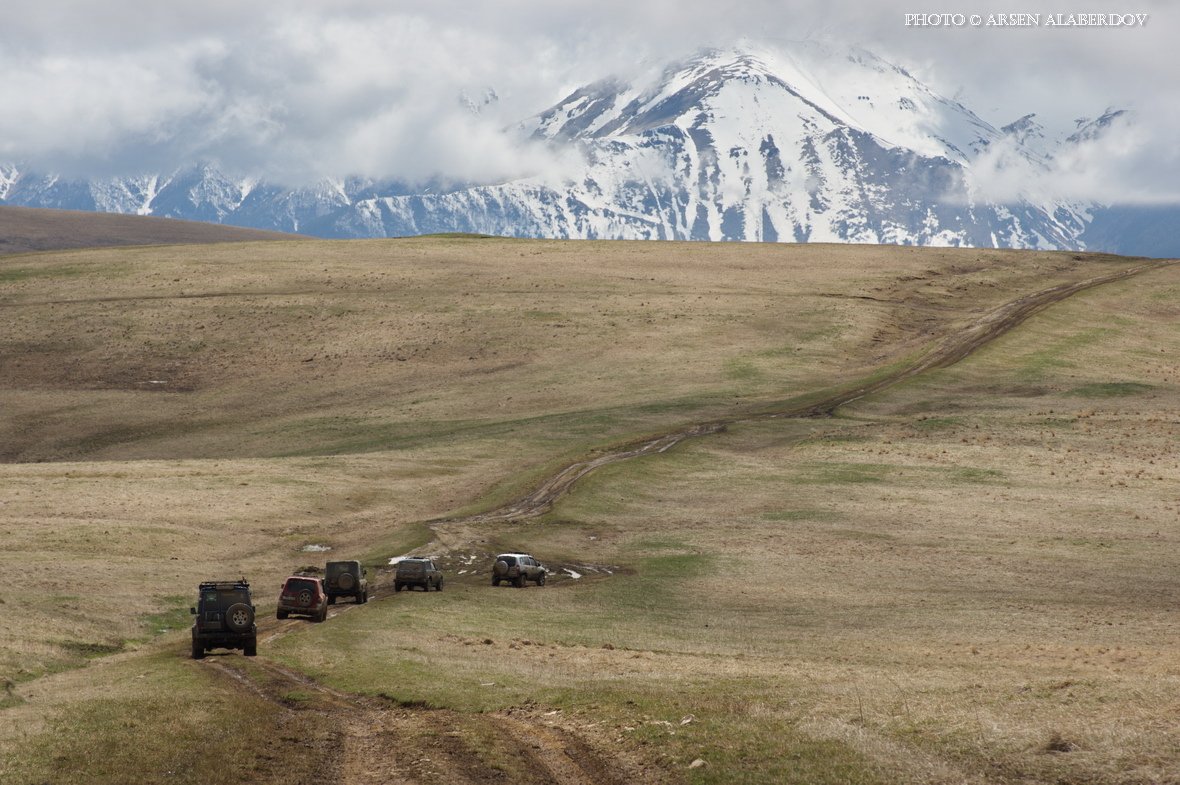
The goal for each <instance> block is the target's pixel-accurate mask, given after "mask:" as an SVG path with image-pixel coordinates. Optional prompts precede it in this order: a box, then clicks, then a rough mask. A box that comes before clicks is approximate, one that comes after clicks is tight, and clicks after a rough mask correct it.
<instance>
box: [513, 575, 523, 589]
mask: <svg viewBox="0 0 1180 785" xmlns="http://www.w3.org/2000/svg"><path fill="white" fill-rule="evenodd" d="M512 585H513V586H515V587H516V588H518V589H523V588H524V576H523V575H517V576H516V580H514V581H513V582H512Z"/></svg>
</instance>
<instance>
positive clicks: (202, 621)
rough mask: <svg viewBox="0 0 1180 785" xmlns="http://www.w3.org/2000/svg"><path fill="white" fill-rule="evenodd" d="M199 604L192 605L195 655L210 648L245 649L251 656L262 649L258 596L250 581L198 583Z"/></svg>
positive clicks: (197, 657) (203, 654)
mask: <svg viewBox="0 0 1180 785" xmlns="http://www.w3.org/2000/svg"><path fill="white" fill-rule="evenodd" d="M197 591H198V592H199V596H198V598H197V607H195V608H189V613H191V614H193V615H194V616H196V619H195V620H194V621H193V659H194V660H199V659H201V658H202V657H204V656H205V652H206V651H208V650H209V649H216V648H221V649H241V650H242V653H243V654H245V655H246V656H247V657H253V656H254V655H255V654H257V653H258V627H257V626H256V625H255V624H254V599H253V597H251V595H250V584H249V582H248V581H247V580H246V579H245V578H242V579H241V580H238V581H205V582H204V583H202V584H200V585H199V586H198V587H197Z"/></svg>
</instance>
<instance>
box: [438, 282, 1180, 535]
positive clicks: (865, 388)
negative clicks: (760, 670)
mask: <svg viewBox="0 0 1180 785" xmlns="http://www.w3.org/2000/svg"><path fill="white" fill-rule="evenodd" d="M1175 264H1178V262H1176V261H1175V260H1160V261H1150V262H1145V263H1144V264H1140V265H1136V266H1134V267H1129V268H1127V269H1125V270H1120V271H1119V272H1116V273H1110V274H1107V275H1101V276H1097V277H1094V278H1088V279H1086V280H1084V281H1077V282H1074V283H1065V284H1059V285H1057V286H1053V287H1050V288H1048V289H1043V290H1041V291H1039V292H1033V293H1032V294H1027V295H1025V296H1024V297H1020V298H1017V299H1015V300H1012V301H1011V302H1008V303H1005V304H1004V305H1001V306H1000V307H999V308H996V309H994V310H993V311H991V312H989V313H987V314H984V316H983V317H982V318H980V319H979V320H978V321H976V322H975V323H974V324H972V325H970V326H968V327H966V328H963V329H961V330H959V331H957V332H955V333H952V334H951V335H949V336H947V337H946V338H944V339H943V340H942V341H940V342H939V343H938V344H937V345H935V346H934V347H933V348H932V349H931V350H930V351H928V352H927V353H926V354H924V355H923V356H922V357H920V358H918V359H917V360H915V361H914V362H912V363H911V364H909V365H907V366H905V367H903V368H901V369H899V370H896V371H894V372H892V373H890V374H888V375H887V376H883V377H881V378H879V379H875V380H874V381H872V382H869V383H866V384H863V385H859V386H855V387H852V388H851V389H846V390H841V391H839V392H834V393H832V394H831V395H829V396H828V397H826V398H823V399H821V400H819V401H812V402H809V403H806V404H802V405H797V406H790V407H786V408H781V409H775V410H768V411H760V412H757V413H754V414H745V415H736V416H734V417H730V418H725V419H721V420H715V421H712V422H707V423H698V424H696V425H692V426H689V427H687V428H683V429H680V430H677V431H674V432H671V433H666V434H662V435H659V436H653V437H651V438H649V439H646V440H644V441H641V442H629V443H627V444H623V445H620V446H618V447H616V448H613V449H609V450H607V451H606V452H602V453H600V454H598V455H596V456H595V457H593V458H588V459H585V460H581V461H578V462H577V463H573V464H571V465H569V466H567V467H566V468H564V469H562V470H561V471H560V472H558V473H557V474H555V475H553V476H552V477H550V478H549V479H547V480H545V481H544V482H542V483H541V484H540V485H539V486H538V487H537V488H536V489H534V490H533V491H531V492H530V493H529V494H528V495H526V496H524V497H522V498H520V499H517V500H516V501H513V502H510V503H508V504H506V505H504V506H502V507H498V508H496V509H494V510H489V511H487V512H481V513H476V514H474V515H469V516H461V517H454V518H440V519H436V520H433V521H430V523H431V524H467V523H489V522H493V521H507V520H518V519H521V518H534V517H537V516H539V515H544V514H545V513H547V512H549V510H551V509H552V508H553V504H554V503H555V502H556V501H557V499H559V498H560V497H561V496H562V495H563V494H565V493H566V492H568V491H569V489H570V488H572V487H573V485H574V483H576V482H577V481H578V480H580V479H582V478H583V477H585V476H586V475H587V474H590V473H591V472H593V471H594V470H595V469H598V468H600V467H602V466H606V465H608V464H612V463H618V462H619V461H626V460H630V459H632V458H638V457H641V456H644V455H655V454H658V453H662V452H665V451H667V450H669V449H671V448H672V447H675V446H676V445H677V444H679V443H681V442H683V441H686V440H688V439H694V438H696V437H699V436H706V435H709V434H713V433H719V432H721V431H724V430H725V429H726V428H727V427H728V426H730V425H736V424H739V423H749V422H759V421H763V420H769V419H779V418H791V417H825V416H831V415H832V414H833V413H834V412H835V411H836V410H837V409H839V408H840V407H841V406H844V405H845V404H848V403H851V402H853V401H855V400H858V399H860V398H863V397H865V396H867V395H872V394H873V393H877V392H880V391H881V390H884V389H886V388H888V387H892V386H893V385H895V384H898V383H900V382H903V381H906V380H908V379H912V378H914V377H916V376H918V375H919V374H922V373H925V372H927V371H931V370H935V369H938V368H946V367H948V366H950V365H954V364H955V363H957V362H959V361H960V360H962V359H963V358H965V357H967V356H968V355H970V354H971V353H972V352H974V351H976V350H977V349H979V348H980V347H982V346H984V345H986V344H988V343H990V342H991V341H993V340H995V339H996V338H999V337H1000V336H1001V335H1004V334H1005V333H1007V332H1008V331H1010V330H1012V329H1013V328H1015V327H1017V326H1018V325H1020V324H1021V323H1023V322H1024V321H1025V320H1027V319H1028V318H1029V317H1031V316H1033V315H1034V314H1036V313H1038V312H1040V311H1043V310H1044V309H1046V308H1048V307H1049V306H1051V305H1053V304H1055V303H1059V302H1061V301H1062V300H1065V299H1066V298H1068V297H1071V296H1073V295H1075V294H1077V293H1078V292H1082V291H1085V290H1086V289H1092V288H1094V287H1096V286H1102V285H1103V284H1108V283H1114V282H1116V281H1122V280H1125V279H1127V278H1131V277H1133V276H1136V275H1139V274H1140V273H1144V272H1148V271H1151V270H1158V269H1160V268H1162V267H1167V266H1170V265H1175Z"/></svg>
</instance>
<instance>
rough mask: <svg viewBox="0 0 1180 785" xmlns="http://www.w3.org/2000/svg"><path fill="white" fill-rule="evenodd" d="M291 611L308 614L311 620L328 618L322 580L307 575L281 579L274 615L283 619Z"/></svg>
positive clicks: (326, 595)
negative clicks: (277, 603) (281, 587)
mask: <svg viewBox="0 0 1180 785" xmlns="http://www.w3.org/2000/svg"><path fill="white" fill-rule="evenodd" d="M292 613H294V614H298V615H300V616H310V617H311V618H312V620H313V621H323V620H324V619H326V618H328V594H327V592H325V591H324V582H323V580H321V579H320V578H313V577H311V576H309V575H292V576H291V577H290V578H288V579H287V580H285V581H283V589H282V591H280V592H279V609H278V611H277V612H276V613H275V615H276V616H278V617H279V618H280V619H285V618H287V616H289V615H290V614H292Z"/></svg>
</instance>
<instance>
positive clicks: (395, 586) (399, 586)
mask: <svg viewBox="0 0 1180 785" xmlns="http://www.w3.org/2000/svg"><path fill="white" fill-rule="evenodd" d="M393 590H394V591H401V590H402V585H401V584H400V583H395V584H393Z"/></svg>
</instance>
